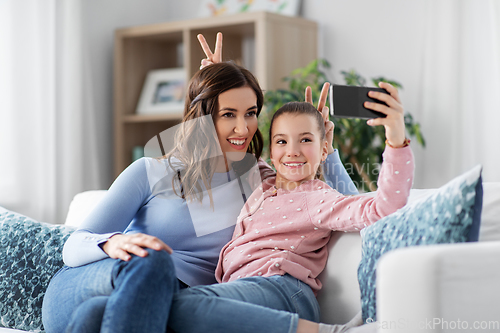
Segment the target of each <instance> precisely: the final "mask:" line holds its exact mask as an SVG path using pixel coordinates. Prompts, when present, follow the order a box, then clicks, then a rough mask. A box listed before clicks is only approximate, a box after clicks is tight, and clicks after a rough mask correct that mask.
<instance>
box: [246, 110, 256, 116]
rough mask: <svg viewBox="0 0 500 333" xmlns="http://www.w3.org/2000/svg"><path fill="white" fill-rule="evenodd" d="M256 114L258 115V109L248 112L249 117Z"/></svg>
mask: <svg viewBox="0 0 500 333" xmlns="http://www.w3.org/2000/svg"><path fill="white" fill-rule="evenodd" d="M256 115H257V111H250V112H248V113H247V116H248V117H254V116H256Z"/></svg>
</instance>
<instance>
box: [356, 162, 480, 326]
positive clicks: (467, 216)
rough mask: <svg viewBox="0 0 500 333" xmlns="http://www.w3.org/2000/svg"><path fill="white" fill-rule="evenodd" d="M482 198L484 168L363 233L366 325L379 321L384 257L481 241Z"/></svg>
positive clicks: (362, 281)
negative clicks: (417, 248) (414, 248)
mask: <svg viewBox="0 0 500 333" xmlns="http://www.w3.org/2000/svg"><path fill="white" fill-rule="evenodd" d="M482 198H483V191H482V181H481V167H480V166H477V167H475V168H474V169H472V170H471V171H469V172H467V173H465V174H463V175H461V176H459V177H457V178H455V179H453V180H452V181H450V182H449V183H448V184H446V185H444V186H443V187H441V188H439V189H438V190H437V191H436V192H434V193H433V194H432V195H430V196H428V197H426V198H424V199H421V200H418V201H415V202H413V203H411V204H408V205H406V206H405V207H403V208H401V209H400V210H398V211H397V212H395V213H393V214H391V215H389V216H386V217H384V218H382V219H380V221H378V222H376V223H374V224H372V225H371V226H369V227H366V228H365V229H363V230H362V231H361V236H362V239H363V240H362V259H361V262H360V264H359V267H358V282H359V287H360V290H361V310H362V315H363V322H366V320H367V319H368V318H370V319H371V320H373V321H375V320H377V313H376V298H375V294H376V288H375V287H376V271H375V268H376V265H377V261H378V259H379V258H380V256H382V255H383V254H384V253H386V252H388V251H391V250H394V249H397V248H401V247H409V246H416V245H429V244H442V243H459V242H467V241H477V240H478V236H479V225H480V221H481V209H482ZM402 306H404V305H402Z"/></svg>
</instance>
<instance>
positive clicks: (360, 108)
mask: <svg viewBox="0 0 500 333" xmlns="http://www.w3.org/2000/svg"><path fill="white" fill-rule="evenodd" d="M373 90H374V91H379V92H382V93H385V94H388V92H387V90H385V89H382V88H371V87H356V86H342V85H331V86H330V114H331V115H332V116H334V117H341V118H362V119H370V118H385V117H386V115H385V114H384V113H381V112H377V111H373V110H370V109H367V108H365V107H364V103H365V102H375V103H380V104H384V105H387V104H386V103H384V102H382V101H379V100H378V99H374V98H371V97H368V92H369V91H373Z"/></svg>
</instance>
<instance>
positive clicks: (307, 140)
mask: <svg viewBox="0 0 500 333" xmlns="http://www.w3.org/2000/svg"><path fill="white" fill-rule="evenodd" d="M301 142H312V140H311V139H309V138H303V139H302V140H301Z"/></svg>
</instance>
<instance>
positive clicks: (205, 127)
mask: <svg viewBox="0 0 500 333" xmlns="http://www.w3.org/2000/svg"><path fill="white" fill-rule="evenodd" d="M241 87H250V88H251V89H252V90H253V91H254V92H255V96H256V98H257V116H258V115H259V114H260V112H261V110H262V106H263V103H264V96H263V93H262V89H261V88H260V85H259V83H258V81H257V79H256V78H255V77H254V76H253V74H252V73H250V71H248V70H247V69H245V68H243V67H241V66H239V65H236V64H235V63H233V62H221V63H216V64H212V65H209V66H207V67H204V68H203V69H201V70H200V71H198V72H197V73H196V74H195V75H194V76H193V78H192V79H191V80H190V81H189V85H188V91H187V96H186V103H185V106H184V116H183V120H182V121H183V122H182V124H181V126H180V128H179V130H178V131H177V133H176V137H175V143H174V148H173V149H172V150H171V151H170V152H169V153H168V154H166V155H165V156H164V158H166V159H168V162H169V164H170V166H171V167H172V168H173V169H174V170H178V169H179V167H181V168H182V180H181V177H180V174H179V173H178V175H179V177H174V178H173V179H172V187H173V189H174V191H175V193H176V194H177V195H179V196H182V197H183V198H184V197H186V198H188V199H189V200H192V199H197V200H199V201H200V202H201V201H202V199H203V192H202V191H203V190H202V187H201V183H200V181H201V182H202V183H203V184H204V185H205V188H206V189H207V190H208V194H209V197H210V201H211V203H213V200H212V195H211V191H210V184H211V182H212V176H213V174H214V172H215V167H216V162H217V161H216V159H214V158H210V157H212V156H216V155H217V152H218V151H220V147H217V146H216V145H214V144H207V143H210V142H214V139H217V138H214V135H216V134H215V129H214V127H213V120H214V117H215V115H216V114H217V112H218V108H219V105H218V104H219V103H218V101H219V95H220V94H222V93H223V92H225V91H228V90H231V89H234V88H241ZM207 115H210V116H211V121H212V122H211V123H209V122H210V121H209V120H210V119H208V121H207V117H203V116H207ZM202 117H203V118H202ZM198 118H200V121H196V122H188V121H189V120H194V119H198ZM183 124H184V126H182V125H183ZM200 138H201V140H200ZM205 139H206V140H205ZM193 141H194V142H193ZM200 141H201V142H200ZM263 143H264V140H263V138H262V134H261V133H260V131H259V130H258V129H257V132H256V133H255V135H254V136H253V138H252V141H251V142H250V144H249V146H248V149H247V153H248V154H247V155H246V157H245V158H244V159H243V160H242V161H239V162H234V163H233V164H232V166H233V170H234V171H235V172H236V173H237V174H243V173H244V172H246V171H247V170H248V169H249V168H250V167H251V166H252V165H253V164H255V161H256V160H257V159H259V158H260V156H261V154H262V148H263ZM172 158H175V159H176V160H177V161H176V162H175V163H172V162H173V161H172ZM174 164H175V165H174ZM179 190H180V191H179Z"/></svg>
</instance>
